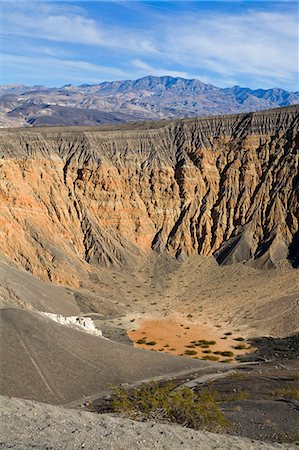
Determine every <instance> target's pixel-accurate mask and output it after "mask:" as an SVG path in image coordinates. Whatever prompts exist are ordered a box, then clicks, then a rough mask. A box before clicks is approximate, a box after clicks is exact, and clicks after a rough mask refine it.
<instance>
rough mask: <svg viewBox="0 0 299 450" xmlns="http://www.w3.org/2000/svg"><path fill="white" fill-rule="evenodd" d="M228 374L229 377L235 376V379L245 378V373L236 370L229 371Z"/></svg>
mask: <svg viewBox="0 0 299 450" xmlns="http://www.w3.org/2000/svg"><path fill="white" fill-rule="evenodd" d="M227 376H228V377H229V378H235V379H238V380H240V379H242V378H244V373H242V372H237V371H236V372H232V373H229V374H228V375H227Z"/></svg>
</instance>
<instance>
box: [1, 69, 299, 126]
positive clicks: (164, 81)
mask: <svg viewBox="0 0 299 450" xmlns="http://www.w3.org/2000/svg"><path fill="white" fill-rule="evenodd" d="M296 103H299V91H296V92H288V91H285V90H283V89H279V88H274V89H267V90H264V89H255V90H252V89H250V88H246V87H240V86H233V87H229V88H219V87H216V86H214V85H212V84H205V83H203V82H201V81H200V80H197V79H191V80H188V79H184V78H174V77H170V76H163V77H154V76H146V77H143V78H140V79H138V80H133V81H132V80H126V81H112V82H103V83H99V84H82V85H80V86H75V85H71V84H68V85H65V86H62V87H59V88H56V87H52V88H49V87H45V86H41V85H37V86H25V85H20V84H11V85H5V86H0V126H1V127H16V126H42V125H65V126H68V125H84V126H88V125H99V124H108V123H111V124H113V123H114V124H115V123H122V122H130V121H133V122H134V121H140V120H148V119H164V118H185V117H195V116H206V115H211V114H212V115H218V114H231V113H240V112H249V111H257V110H265V109H270V108H274V107H282V106H288V105H292V104H296Z"/></svg>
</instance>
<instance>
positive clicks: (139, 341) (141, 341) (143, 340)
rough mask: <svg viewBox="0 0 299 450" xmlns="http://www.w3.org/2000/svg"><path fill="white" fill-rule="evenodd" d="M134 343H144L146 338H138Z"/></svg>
mask: <svg viewBox="0 0 299 450" xmlns="http://www.w3.org/2000/svg"><path fill="white" fill-rule="evenodd" d="M136 344H146V339H145V338H140V339H138V341H136Z"/></svg>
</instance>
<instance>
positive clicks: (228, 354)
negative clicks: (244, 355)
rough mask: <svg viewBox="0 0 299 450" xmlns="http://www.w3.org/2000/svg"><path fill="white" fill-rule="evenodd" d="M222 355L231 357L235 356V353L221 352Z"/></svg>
mask: <svg viewBox="0 0 299 450" xmlns="http://www.w3.org/2000/svg"><path fill="white" fill-rule="evenodd" d="M221 355H222V356H229V357H232V356H234V354H233V352H230V351H225V352H221Z"/></svg>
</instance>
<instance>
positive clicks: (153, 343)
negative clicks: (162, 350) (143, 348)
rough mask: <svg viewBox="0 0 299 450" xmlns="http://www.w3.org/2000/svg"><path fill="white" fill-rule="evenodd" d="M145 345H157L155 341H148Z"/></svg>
mask: <svg viewBox="0 0 299 450" xmlns="http://www.w3.org/2000/svg"><path fill="white" fill-rule="evenodd" d="M146 345H157V342H156V341H149V342H147V343H146Z"/></svg>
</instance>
